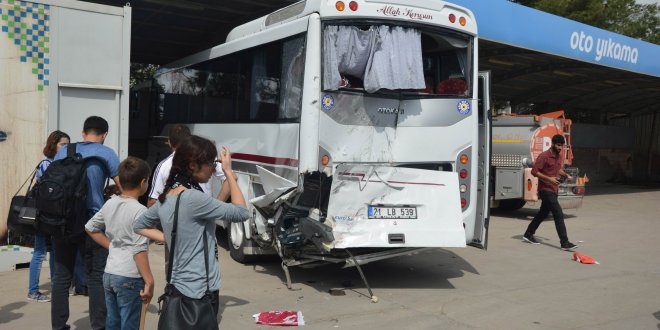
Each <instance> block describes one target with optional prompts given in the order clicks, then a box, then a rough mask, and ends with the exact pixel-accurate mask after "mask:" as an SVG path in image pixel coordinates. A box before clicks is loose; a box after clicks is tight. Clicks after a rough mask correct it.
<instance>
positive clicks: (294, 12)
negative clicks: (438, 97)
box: [226, 0, 477, 42]
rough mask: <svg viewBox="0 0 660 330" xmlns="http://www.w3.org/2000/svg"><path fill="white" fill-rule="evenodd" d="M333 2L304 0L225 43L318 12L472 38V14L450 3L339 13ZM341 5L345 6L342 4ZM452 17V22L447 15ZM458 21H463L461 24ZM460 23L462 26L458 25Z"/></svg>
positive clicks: (400, 0)
mask: <svg viewBox="0 0 660 330" xmlns="http://www.w3.org/2000/svg"><path fill="white" fill-rule="evenodd" d="M336 2H337V1H332V0H307V1H300V2H297V3H294V4H292V5H290V6H287V7H285V8H282V9H280V10H278V11H275V12H273V13H271V14H268V15H266V16H262V17H260V18H257V19H255V20H253V21H250V22H247V23H245V24H243V25H240V26H237V27H236V28H234V29H232V30H231V32H229V34H228V35H227V40H226V42H230V41H233V40H236V39H239V38H243V37H247V36H249V35H252V34H256V33H259V32H261V31H263V30H267V29H269V28H271V27H274V26H277V25H280V24H284V23H286V22H290V21H292V20H295V19H297V18H300V17H304V16H307V15H310V14H312V13H319V15H321V17H322V18H334V19H370V18H371V19H390V20H400V21H408V22H420V23H426V24H434V25H440V26H445V27H448V28H452V29H455V30H459V31H462V32H465V33H469V34H472V35H476V33H477V24H476V22H475V20H474V15H473V14H472V12H470V11H469V10H468V9H466V8H463V7H460V6H457V5H454V4H452V3H448V2H444V1H437V0H386V1H382V0H381V1H378V0H354V1H352V2H355V3H356V4H357V8H356V9H355V10H353V9H352V8H349V7H348V6H347V5H344V6H345V7H344V9H343V10H339V9H338V8H337V7H336ZM342 3H344V4H345V3H349V2H348V1H343V2H342ZM450 15H454V19H455V21H454V22H450V20H449V16H450ZM462 18H464V19H465V20H464V21H463V20H462ZM461 21H463V22H464V23H465V24H464V25H461V23H459V22H461Z"/></svg>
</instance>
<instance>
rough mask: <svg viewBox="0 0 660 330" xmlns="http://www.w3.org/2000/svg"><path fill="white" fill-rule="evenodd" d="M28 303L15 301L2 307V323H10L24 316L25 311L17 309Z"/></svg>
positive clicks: (0, 310) (0, 311)
mask: <svg viewBox="0 0 660 330" xmlns="http://www.w3.org/2000/svg"><path fill="white" fill-rule="evenodd" d="M25 305H27V303H26V302H24V301H21V302H13V303H9V304H7V305H4V306H2V307H0V324H3V323H9V322H11V321H13V320H17V319H20V318H21V317H23V313H16V312H14V311H15V310H17V309H19V308H21V307H23V306H25Z"/></svg>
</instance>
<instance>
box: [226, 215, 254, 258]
mask: <svg viewBox="0 0 660 330" xmlns="http://www.w3.org/2000/svg"><path fill="white" fill-rule="evenodd" d="M226 231H227V245H228V247H229V255H230V256H231V258H232V259H234V260H235V261H237V262H240V263H242V264H245V263H250V262H253V261H254V260H255V256H252V255H246V254H245V253H244V252H243V248H244V247H245V246H247V244H248V242H247V239H246V238H245V227H244V226H243V223H242V222H239V223H235V222H232V223H230V224H229V226H227V230H226Z"/></svg>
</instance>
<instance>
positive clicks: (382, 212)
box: [369, 206, 417, 219]
mask: <svg viewBox="0 0 660 330" xmlns="http://www.w3.org/2000/svg"><path fill="white" fill-rule="evenodd" d="M369 219H417V208H416V207H385V206H369Z"/></svg>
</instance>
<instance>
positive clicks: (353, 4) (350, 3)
mask: <svg viewBox="0 0 660 330" xmlns="http://www.w3.org/2000/svg"><path fill="white" fill-rule="evenodd" d="M348 8H351V10H352V11H356V10H357V9H358V4H357V2H355V1H351V2H349V3H348Z"/></svg>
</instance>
